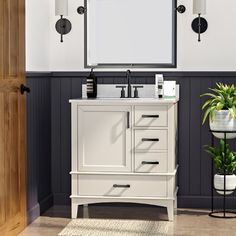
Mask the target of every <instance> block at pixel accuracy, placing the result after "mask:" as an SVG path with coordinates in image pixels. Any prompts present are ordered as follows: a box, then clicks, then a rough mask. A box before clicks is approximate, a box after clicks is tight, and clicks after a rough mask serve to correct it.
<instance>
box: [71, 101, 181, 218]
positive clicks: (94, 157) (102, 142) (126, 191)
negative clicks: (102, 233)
mask: <svg viewBox="0 0 236 236" xmlns="http://www.w3.org/2000/svg"><path fill="white" fill-rule="evenodd" d="M70 102H71V107H72V110H71V112H72V171H71V176H72V194H71V201H72V218H76V217H77V210H78V205H84V204H90V203H102V202H134V203H142V204H153V205H158V206H164V207H167V212H168V217H169V220H173V218H174V207H175V206H176V204H177V203H176V202H177V199H176V195H177V182H176V174H177V167H178V166H177V162H176V141H177V135H176V134H177V102H178V100H176V99H167V100H165V99H161V100H157V99H95V100H87V99H77V100H71V101H70Z"/></svg>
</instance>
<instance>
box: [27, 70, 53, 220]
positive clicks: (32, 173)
mask: <svg viewBox="0 0 236 236" xmlns="http://www.w3.org/2000/svg"><path fill="white" fill-rule="evenodd" d="M50 83H51V81H50V73H32V74H31V73H28V74H27V85H28V86H29V87H30V89H31V92H30V93H29V94H28V95H27V164H28V168H27V186H28V193H27V211H28V223H31V222H32V221H33V220H34V219H36V218H37V217H38V216H39V215H40V213H43V212H44V211H45V210H47V209H48V208H49V207H51V206H52V205H53V195H52V187H51V96H50V94H51V90H50V88H51V84H50Z"/></svg>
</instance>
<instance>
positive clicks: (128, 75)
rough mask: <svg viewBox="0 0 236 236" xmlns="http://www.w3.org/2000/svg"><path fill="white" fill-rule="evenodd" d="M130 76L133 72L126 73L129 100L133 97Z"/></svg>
mask: <svg viewBox="0 0 236 236" xmlns="http://www.w3.org/2000/svg"><path fill="white" fill-rule="evenodd" d="M130 74H131V71H130V70H127V71H126V78H127V83H128V95H127V98H131V97H132V94H131V91H132V90H131V84H130Z"/></svg>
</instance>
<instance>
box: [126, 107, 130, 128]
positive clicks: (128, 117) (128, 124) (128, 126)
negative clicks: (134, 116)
mask: <svg viewBox="0 0 236 236" xmlns="http://www.w3.org/2000/svg"><path fill="white" fill-rule="evenodd" d="M129 128H130V112H129V111H128V112H127V129H129Z"/></svg>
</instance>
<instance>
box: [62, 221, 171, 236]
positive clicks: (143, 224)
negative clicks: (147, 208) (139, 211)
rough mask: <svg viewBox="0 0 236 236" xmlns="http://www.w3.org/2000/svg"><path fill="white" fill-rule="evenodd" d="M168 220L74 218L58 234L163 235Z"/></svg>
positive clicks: (69, 235) (165, 233)
mask: <svg viewBox="0 0 236 236" xmlns="http://www.w3.org/2000/svg"><path fill="white" fill-rule="evenodd" d="M170 224H171V223H170V222H163V221H143V220H114V219H112V220H107V219H75V220H72V221H71V222H70V223H69V224H68V225H67V226H66V227H65V229H63V230H62V232H61V233H59V234H58V236H145V235H148V236H154V235H155V236H162V235H163V236H164V235H167V232H168V226H169V225H170Z"/></svg>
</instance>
